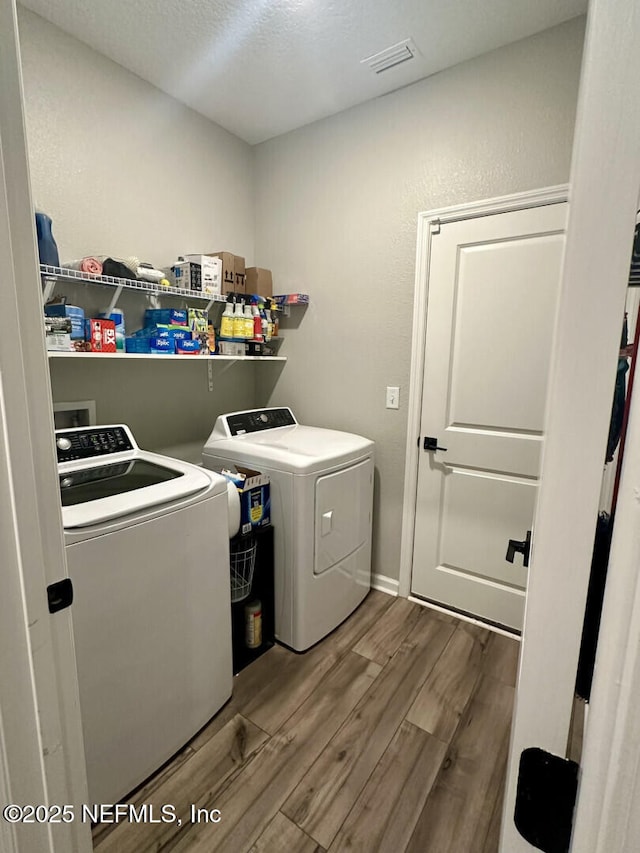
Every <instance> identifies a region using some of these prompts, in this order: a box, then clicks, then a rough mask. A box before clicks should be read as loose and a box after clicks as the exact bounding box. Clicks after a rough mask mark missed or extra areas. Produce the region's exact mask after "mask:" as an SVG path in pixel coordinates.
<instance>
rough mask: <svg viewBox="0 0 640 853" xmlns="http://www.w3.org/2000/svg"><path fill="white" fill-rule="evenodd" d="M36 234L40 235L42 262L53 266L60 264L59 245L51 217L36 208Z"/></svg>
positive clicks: (39, 247) (39, 246)
mask: <svg viewBox="0 0 640 853" xmlns="http://www.w3.org/2000/svg"><path fill="white" fill-rule="evenodd" d="M36 235H37V237H38V255H39V256H40V263H41V264H48V265H49V266H51V267H59V266H60V257H59V255H58V246H57V245H56V241H55V240H54V238H53V230H52V223H51V217H49V216H47V214H46V213H43V212H42V211H41V210H36Z"/></svg>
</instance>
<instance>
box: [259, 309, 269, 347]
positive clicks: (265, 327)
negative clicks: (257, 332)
mask: <svg viewBox="0 0 640 853" xmlns="http://www.w3.org/2000/svg"><path fill="white" fill-rule="evenodd" d="M260 322H261V323H262V340H263V341H266V340H267V332H268V330H269V329H268V325H269V324H268V323H267V315H266V314H265V311H264V306H263V305H261V306H260Z"/></svg>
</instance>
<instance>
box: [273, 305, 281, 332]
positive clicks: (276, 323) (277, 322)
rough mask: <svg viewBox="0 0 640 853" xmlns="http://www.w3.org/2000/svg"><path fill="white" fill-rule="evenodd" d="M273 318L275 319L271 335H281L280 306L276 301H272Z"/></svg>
mask: <svg viewBox="0 0 640 853" xmlns="http://www.w3.org/2000/svg"><path fill="white" fill-rule="evenodd" d="M271 319H272V320H273V332H272V334H271V337H273V338H277V337H278V336H279V335H280V317H279V316H278V308H277V306H276V304H275V303H274V302H272V303H271Z"/></svg>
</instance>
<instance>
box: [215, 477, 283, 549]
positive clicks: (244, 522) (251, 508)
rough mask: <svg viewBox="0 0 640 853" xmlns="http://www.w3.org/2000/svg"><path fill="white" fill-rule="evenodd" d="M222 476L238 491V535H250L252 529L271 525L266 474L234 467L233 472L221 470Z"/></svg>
mask: <svg viewBox="0 0 640 853" xmlns="http://www.w3.org/2000/svg"><path fill="white" fill-rule="evenodd" d="M222 476H223V477H226V478H227V480H230V481H231V482H232V483H233V484H234V485H235V487H236V488H237V490H238V495H239V497H240V533H251V531H252V530H253V528H254V527H266V526H267V525H269V524H271V486H270V483H269V477H268V476H267V475H266V474H262V473H261V472H260V471H253V470H252V469H251V468H242V467H241V466H240V465H236V466H235V467H234V470H233V471H232V470H229V469H227V468H223V470H222Z"/></svg>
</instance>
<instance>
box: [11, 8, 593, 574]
mask: <svg viewBox="0 0 640 853" xmlns="http://www.w3.org/2000/svg"><path fill="white" fill-rule="evenodd" d="M19 20H20V35H21V47H22V54H23V69H24V76H25V90H26V115H27V131H28V141H29V149H30V162H31V175H32V183H33V192H34V198H35V199H36V202H37V204H38V205H39V206H40V207H41V208H42V209H44V210H45V211H47V212H48V213H49V214H50V215H51V216H52V218H53V222H54V234H55V236H56V240H57V242H58V246H59V248H60V254H61V258H62V259H65V258H66V259H68V258H70V257H78V256H81V255H83V254H86V253H92V252H95V253H105V254H106V253H112V254H116V255H117V254H120V255H129V254H136V255H138V256H139V257H142V258H143V259H145V260H149V261H151V262H153V263H156V264H158V265H164V264H168V263H170V262H171V261H172V260H173V258H174V257H175V255H176V254H178V253H182V252H185V251H196V252H197V251H216V250H218V249H228V250H230V251H234V252H236V253H238V254H243V255H245V257H246V259H247V262H248V263H252V262H255V263H257V264H259V265H261V266H267V267H269V268H271V269H272V270H273V271H274V277H275V289H276V291H288V290H298V289H299V290H302V291H305V292H309V293H310V294H311V296H312V305H311V306H310V307H309V308H308V309H306V311H304V313H303V311H302V310H301V309H297V310H295V309H294V311H295V313H294V316H293V317H292V318H291V320H289V321H288V322H286V323H285V324H283V325H284V326H285V328H286V333H287V335H288V337H287V340H286V342H285V344H284V348H283V354H287V355H289V356H290V360H289V362H288V363H287V364H286V366H285V367H284V369H282V368H281V367H279V366H277V367H276V366H271V365H259V366H258V367H256V368H254V367H253V366H252V365H237V366H235V367H233V368H231V369H230V371H229V372H227V373H225V375H224V376H223V377H222V378H221V379H220V380H219V381H217V382H216V387H215V390H214V392H213V393H209V392H208V391H207V390H206V383H205V377H204V375H203V374H204V365H203V366H199V365H193V366H192V367H190V366H189V365H187V364H184V365H182V364H180V365H176V366H175V368H170V366H169V365H168V364H167V365H165V366H163V367H162V371H161V370H160V369H159V368H160V367H161V365H156V364H155V363H153V364H152V365H146V364H145V365H144V366H143V365H136V366H135V367H132V366H131V363H130V362H128V363H127V370H126V374H125V372H124V371H122V372H121V373H116V372H115V370H114V369H111V370H110V371H109V370H108V369H107V366H104V368H101V369H100V370H99V371H98V370H97V369H93V368H92V369H90V368H89V367H88V366H87V365H86V364H82V365H80V364H79V363H78V364H72V365H67V366H65V367H62V366H61V365H60V364H59V363H58V364H57V365H56V366H55V367H54V368H53V392H54V398H55V399H57V400H68V399H80V400H81V399H97V402H98V418H99V420H102V421H103V422H104V421H109V420H124V421H125V422H129V423H130V425H131V426H132V428H133V429H134V432H135V433H136V434H137V435H138V437H139V439H140V441H141V443H143V444H144V445H146V446H148V447H162V446H165V445H172V444H179V443H181V442H186V441H192V440H199V439H200V438H204V437H205V436H206V434H207V433H208V431H209V429H210V426H211V423H212V421H213V419H214V417H215V415H216V414H217V413H219V412H222V411H229V410H232V409H237V408H245V407H248V406H252V405H254V404H259V403H261V402H265V403H266V402H272V403H274V404H279V403H288V404H291V405H292V406H293V407H294V410H295V411H296V412H297V414H298V415H299V417H300V419H301V420H302V421H306V422H307V423H313V424H318V425H324V426H330V427H334V428H341V429H347V430H351V431H354V432H359V433H363V434H365V435H368V436H370V437H372V438H374V439H375V440H376V442H377V448H378V449H377V457H378V461H377V477H376V479H377V483H376V485H377V498H376V525H375V529H376V533H375V547H374V569H375V571H376V572H378V573H381V574H384V575H387V576H390V577H394V578H397V576H398V560H399V548H400V546H399V541H400V525H401V511H402V486H403V466H404V448H405V438H406V436H405V431H406V404H407V388H408V376H409V358H410V334H411V319H412V318H411V310H412V303H413V285H414V269H415V241H416V220H417V214H418V212H419V211H420V210H428V209H430V208H435V207H442V206H445V205H451V204H456V203H462V202H466V201H471V200H476V199H481V198H488V197H491V196H495V195H502V194H505V193H510V192H516V191H518V190H525V189H531V188H535V187H541V186H545V185H549V184H556V183H562V182H565V181H567V179H568V176H569V159H570V151H571V140H572V132H573V122H574V116H575V103H576V95H577V87H578V78H579V70H580V57H581V49H582V39H583V29H584V22H583V20H582V19H577V20H574V21H570V22H568V23H567V24H564V25H562V26H560V27H557V28H554V29H553V30H549V31H547V32H545V33H542V34H540V35H538V36H535V37H533V38H530V39H526V40H524V41H522V42H519V43H517V44H514V45H511V46H509V47H507V48H502V49H500V50H497V51H495V52H493V53H490V54H487V55H485V56H482V57H479V58H478V59H475V60H472V61H470V62H467V63H464V64H462V65H459V66H457V67H455V68H452V69H449V70H447V71H445V72H442V73H441V74H438V75H435V76H434V77H431V78H429V79H427V80H424V81H422V82H420V83H417V84H414V85H413V86H409V87H407V88H405V89H403V90H400V91H398V92H395V93H392V94H391V95H387V96H385V97H383V98H380V99H378V100H376V101H373V102H370V103H368V104H364V105H362V106H360V107H356V108H354V109H351V110H348V111H346V112H344V113H341V114H339V115H336V116H333V117H331V118H329V119H325V120H323V121H320V122H317V123H315V124H312V125H309V126H307V127H305V128H301V129H300V130H298V131H295V132H293V133H290V134H287V135H285V136H282V137H279V138H277V139H274V140H270V141H269V142H266V143H263V144H262V145H260V146H257V147H256V148H255V149H252V148H251V147H250V146H248V145H247V144H246V143H244V142H242V141H241V140H239V139H237V138H236V137H234V136H232V135H231V134H229V133H227V132H226V131H224V130H222V129H221V128H219V127H217V126H216V125H214V124H212V123H211V122H209V121H208V120H206V119H204V118H203V117H201V116H199V115H197V114H196V113H194V112H193V111H191V110H189V109H187V108H186V107H184V106H182V105H180V104H179V103H177V102H176V101H174V100H173V99H172V98H170V97H168V96H167V95H164V94H163V93H161V92H159V91H158V90H157V89H155V88H154V87H152V86H150V85H149V84H147V83H145V82H144V81H142V80H141V79H140V78H138V77H136V76H135V75H133V74H131V73H130V72H128V71H126V70H124V69H123V68H121V67H120V66H118V65H116V64H115V63H113V62H111V61H110V60H107V59H105V58H104V57H102V56H100V55H99V54H97V53H96V52H95V51H92V50H91V49H90V48H88V47H86V46H85V45H82V44H81V43H80V42H78V41H76V40H75V39H73V38H71V37H70V36H67V35H66V34H64V33H62V32H61V31H60V30H58V29H56V28H55V27H53V26H52V25H50V24H49V23H47V22H45V21H44V20H42V19H41V18H39V17H38V16H36V15H33V14H32V13H30V12H28V11H26V10H24V9H21V10H20V19H19ZM254 238H255V243H254ZM254 248H255V251H254ZM68 295H69V296H70V299H71V301H73V299H74V298H76V299H84V300H86V301H87V302H89V303H90V304H92V305H93V303H95V300H96V299H97V297H96V296H95V294H94V295H92V296H89V294H88V293H85V294H82V293H81V294H79V295H78V294H77V292H71V291H70V292H69V294H68ZM123 305H124V307H125V310H126V311H127V319H128V321H130V322H129V326H130V327H131V326H133V327H136V326H137V325H138V324H139V321H140V319H141V314H142V309H143V308H144V305H143V304H141V303H140V302H139V301H137V302H136V301H132V297H129V299H128V300H127V299H125V300H124V301H123ZM119 367H120V368H122V366H119ZM114 368H115V365H114ZM151 368H153V369H151ZM216 369H217V370H218V371H219V370H220V367H217V368H216ZM386 385H400V386H401V389H402V390H401V398H400V399H401V408H400V410H399V411H388V410H385V408H384V388H385V386H386Z"/></svg>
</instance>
